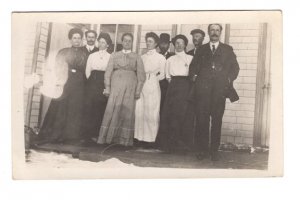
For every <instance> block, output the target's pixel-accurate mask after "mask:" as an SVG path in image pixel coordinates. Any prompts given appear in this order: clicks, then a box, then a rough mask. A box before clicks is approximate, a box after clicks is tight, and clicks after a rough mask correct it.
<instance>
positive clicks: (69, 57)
mask: <svg viewBox="0 0 300 200" xmlns="http://www.w3.org/2000/svg"><path fill="white" fill-rule="evenodd" d="M82 36H83V32H82V31H81V30H80V29H77V28H73V29H71V30H70V31H69V34H68V37H69V39H70V42H71V45H72V46H71V47H68V48H63V49H61V50H60V51H59V52H58V54H57V56H56V60H55V70H56V74H57V77H58V81H56V87H57V88H63V92H62V95H61V96H60V97H59V98H56V99H52V100H51V103H50V106H49V108H48V111H47V113H46V116H45V119H44V122H43V125H42V127H41V130H40V133H39V140H40V142H42V143H43V142H51V143H56V142H59V143H78V142H79V141H80V140H81V124H82V114H83V97H84V86H85V82H86V77H85V65H86V60H87V55H86V53H85V52H84V51H82V49H81V48H80V46H81V42H82ZM64 71H65V72H66V74H67V77H66V79H65V81H63V80H61V79H60V77H61V76H62V73H61V72H64Z"/></svg>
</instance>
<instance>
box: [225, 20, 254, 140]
mask: <svg viewBox="0 0 300 200" xmlns="http://www.w3.org/2000/svg"><path fill="white" fill-rule="evenodd" d="M259 29H260V25H259V24H231V25H230V36H229V45H231V46H232V47H233V49H234V52H235V53H236V55H237V60H238V62H239V64H240V73H239V76H238V78H237V80H236V81H235V83H234V87H235V88H236V90H237V93H238V94H239V96H240V100H239V101H238V102H236V103H230V102H229V101H228V100H227V102H226V110H225V114H224V118H223V127H222V142H231V143H236V144H239V143H243V144H250V145H251V144H253V131H254V110H255V90H256V70H257V60H258V47H259V37H260V35H259V34H260V30H259Z"/></svg>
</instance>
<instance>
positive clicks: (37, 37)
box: [26, 22, 42, 126]
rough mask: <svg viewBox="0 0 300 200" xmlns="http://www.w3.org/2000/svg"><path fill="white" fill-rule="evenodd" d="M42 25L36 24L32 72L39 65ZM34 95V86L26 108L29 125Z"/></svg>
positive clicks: (27, 123)
mask: <svg viewBox="0 0 300 200" xmlns="http://www.w3.org/2000/svg"><path fill="white" fill-rule="evenodd" d="M41 27H42V23H41V22H38V23H37V25H36V35H35V40H34V50H33V58H32V64H31V74H32V73H34V72H35V71H36V67H37V59H38V51H39V45H40V35H41ZM33 95H34V87H32V88H30V89H29V91H28V101H27V108H26V125H27V126H30V117H31V108H32V99H33Z"/></svg>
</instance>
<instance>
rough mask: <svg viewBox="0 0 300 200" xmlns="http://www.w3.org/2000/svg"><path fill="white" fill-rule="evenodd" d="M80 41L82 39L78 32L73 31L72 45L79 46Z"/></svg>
mask: <svg viewBox="0 0 300 200" xmlns="http://www.w3.org/2000/svg"><path fill="white" fill-rule="evenodd" d="M81 41H82V38H81V35H80V34H79V33H75V34H73V35H72V38H71V44H72V46H73V47H80V45H81Z"/></svg>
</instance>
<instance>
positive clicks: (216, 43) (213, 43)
mask: <svg viewBox="0 0 300 200" xmlns="http://www.w3.org/2000/svg"><path fill="white" fill-rule="evenodd" d="M219 44H220V41H218V42H209V46H210V49H212V45H215V48H216V49H217V48H218V46H219Z"/></svg>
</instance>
